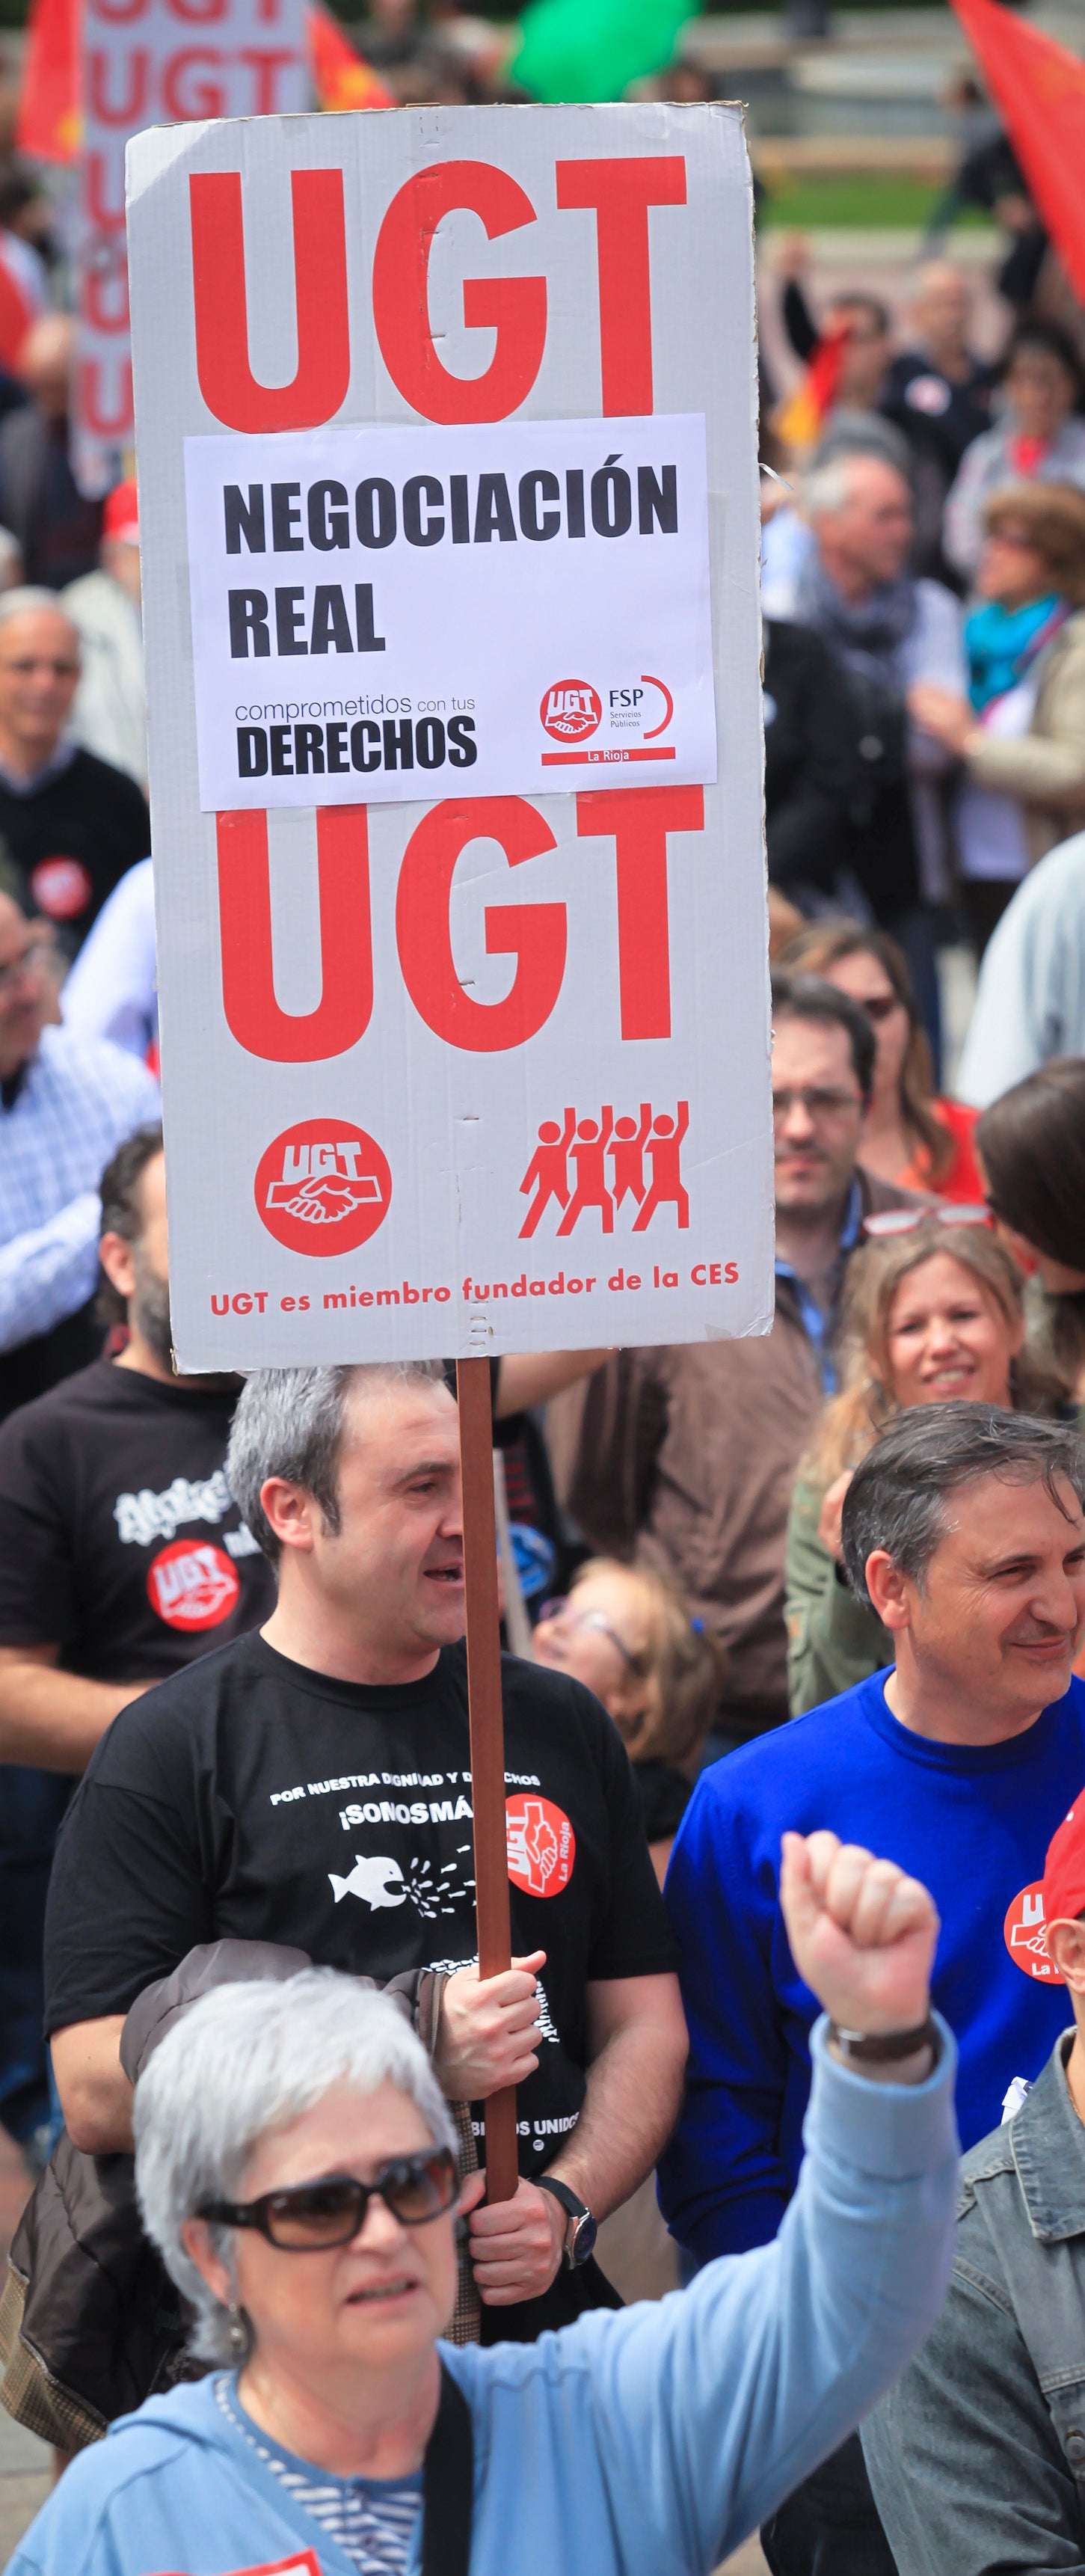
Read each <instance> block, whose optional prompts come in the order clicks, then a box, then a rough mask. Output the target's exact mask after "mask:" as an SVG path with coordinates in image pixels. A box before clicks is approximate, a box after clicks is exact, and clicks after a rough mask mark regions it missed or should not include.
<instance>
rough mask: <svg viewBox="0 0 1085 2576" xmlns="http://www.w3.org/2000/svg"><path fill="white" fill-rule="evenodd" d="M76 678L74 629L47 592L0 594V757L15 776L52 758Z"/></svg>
mask: <svg viewBox="0 0 1085 2576" xmlns="http://www.w3.org/2000/svg"><path fill="white" fill-rule="evenodd" d="M78 679H79V634H78V629H77V628H76V627H75V626H73V624H72V621H71V618H70V617H66V616H65V614H64V611H63V609H62V608H60V607H58V605H57V603H56V601H55V600H54V598H53V596H52V593H51V592H50V591H40V590H9V591H5V592H4V593H2V594H0V761H3V763H4V766H5V768H7V769H10V770H11V771H12V772H13V773H14V775H15V776H16V777H21V778H33V777H34V775H35V774H36V772H37V771H38V770H39V769H43V768H44V766H45V763H46V761H47V760H51V758H52V756H53V753H54V751H55V750H56V747H57V744H58V743H59V741H60V737H61V734H62V733H63V731H64V727H65V725H66V723H67V721H68V715H69V712H70V709H71V703H72V699H73V697H74V695H75V691H76V685H77V683H78Z"/></svg>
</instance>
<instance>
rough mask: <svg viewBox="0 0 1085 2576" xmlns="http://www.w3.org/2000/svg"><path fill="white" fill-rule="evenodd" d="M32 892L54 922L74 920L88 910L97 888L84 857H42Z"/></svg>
mask: <svg viewBox="0 0 1085 2576" xmlns="http://www.w3.org/2000/svg"><path fill="white" fill-rule="evenodd" d="M30 891H31V894H32V895H33V897H34V901H35V903H36V904H37V907H38V911H39V912H44V913H47V914H48V916H49V919H50V921H74V920H75V919H76V918H77V916H78V914H79V913H81V912H85V911H86V908H87V905H88V903H89V902H90V899H91V896H92V894H93V892H94V888H93V886H92V884H91V881H90V878H89V876H88V874H87V870H86V868H85V867H84V866H83V863H82V860H81V859H39V861H38V864H37V867H36V868H35V869H34V871H33V874H32V876H31V879H30Z"/></svg>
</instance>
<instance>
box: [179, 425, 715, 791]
mask: <svg viewBox="0 0 1085 2576" xmlns="http://www.w3.org/2000/svg"><path fill="white" fill-rule="evenodd" d="M185 479H186V492H187V508H188V548H189V567H190V575H189V577H190V586H191V601H192V641H193V651H194V658H195V682H196V727H197V738H198V747H199V774H200V801H201V804H202V806H203V808H204V810H205V811H211V812H215V811H219V812H222V811H229V810H232V809H236V808H238V807H244V806H250V807H257V808H259V809H260V810H261V811H264V810H266V809H267V808H268V807H270V806H276V805H278V806H282V805H314V804H316V805H329V804H343V805H357V804H361V803H367V802H370V801H373V802H376V803H379V804H388V803H390V802H395V801H407V802H410V801H415V802H416V801H417V800H418V799H419V797H432V796H445V795H451V794H455V793H456V792H458V793H459V794H460V795H462V796H470V797H479V796H493V795H530V794H531V793H532V792H533V791H534V792H535V793H536V794H538V793H541V792H543V791H545V790H546V789H550V790H556V789H558V788H563V789H570V788H576V787H579V786H598V785H599V783H600V771H601V770H602V769H604V768H609V769H612V770H613V771H614V774H615V783H624V784H627V785H632V784H634V783H636V784H639V785H645V786H653V785H660V786H665V785H667V784H669V783H670V784H682V785H688V786H702V785H706V784H711V783H712V782H713V781H714V779H715V776H716V722H715V707H714V698H713V679H712V629H711V616H710V604H709V566H708V510H707V497H706V466H705V427H704V420H703V418H702V417H701V416H700V415H699V414H693V413H689V414H672V415H669V416H668V415H656V416H654V417H651V418H647V419H637V420H602V421H584V420H579V421H506V422H503V423H501V424H499V425H497V426H486V427H471V428H455V429H454V428H445V429H435V428H426V429H421V428H419V429H376V428H370V427H368V426H367V427H364V428H338V429H322V430H307V431H305V432H303V433H295V432H287V431H284V432H281V433H276V434H271V435H267V436H263V437H245V438H240V437H236V436H229V437H219V436H212V437H207V438H202V437H200V438H186V440H185Z"/></svg>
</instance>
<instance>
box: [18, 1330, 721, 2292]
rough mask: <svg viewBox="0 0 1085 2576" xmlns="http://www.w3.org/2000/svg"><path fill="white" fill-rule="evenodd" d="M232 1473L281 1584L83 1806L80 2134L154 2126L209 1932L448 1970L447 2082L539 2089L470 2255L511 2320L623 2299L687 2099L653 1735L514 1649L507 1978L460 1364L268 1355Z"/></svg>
mask: <svg viewBox="0 0 1085 2576" xmlns="http://www.w3.org/2000/svg"><path fill="white" fill-rule="evenodd" d="M227 1473H228V1476H229V1481H230V1485H231V1489H232V1491H233V1493H234V1495H235V1497H236V1499H237V1501H238V1503H239V1506H240V1508H241V1509H242V1511H243V1512H244V1514H245V1517H246V1520H247V1522H248V1526H249V1527H250V1528H251V1529H252V1530H253V1532H254V1535H255V1536H256V1537H257V1538H258V1539H259V1541H260V1543H261V1546H262V1547H263V1548H264V1550H265V1553H266V1554H267V1555H268V1556H269V1557H270V1558H271V1559H272V1561H273V1563H275V1565H276V1567H277V1571H278V1577H279V1599H278V1605H277V1608H276V1609H275V1611H274V1612H273V1614H272V1617H271V1619H270V1620H269V1621H268V1623H267V1626H266V1628H265V1629H264V1630H263V1631H262V1632H261V1633H260V1635H259V1636H253V1637H251V1638H249V1639H245V1640H242V1641H240V1642H239V1646H238V1647H237V1648H234V1647H228V1648H226V1649H225V1650H224V1651H223V1652H222V1653H219V1654H213V1655H209V1656H206V1657H204V1658H203V1659H202V1661H201V1663H200V1664H199V1666H198V1667H193V1669H192V1670H191V1671H190V1672H189V1673H187V1674H185V1675H184V1676H178V1677H176V1678H174V1679H171V1680H170V1681H169V1682H166V1683H164V1684H162V1685H161V1686H160V1687H159V1688H157V1689H155V1690H153V1691H150V1692H148V1693H147V1694H146V1695H145V1697H144V1698H143V1699H142V1700H140V1701H139V1702H138V1703H136V1704H134V1705H133V1706H132V1707H131V1708H130V1709H128V1710H126V1711H125V1712H123V1714H122V1715H121V1717H120V1718H119V1719H118V1720H117V1722H116V1724H115V1725H114V1726H113V1728H112V1729H111V1731H110V1735H109V1739H108V1743H107V1744H105V1745H103V1746H102V1747H100V1748H99V1750H98V1752H97V1753H96V1754H95V1755H94V1757H93V1759H92V1762H91V1765H90V1769H89V1770H88V1772H87V1775H86V1778H85V1780H84V1782H83V1784H82V1786H81V1788H80V1789H79V1791H78V1793H77V1796H76V1798H75V1801H74V1803H73V1806H72V1809H71V1811H70V1814H69V1817H68V1819H67V1821H66V1824H65V1828H64V1832H63V1835H62V1839H61V1844H60V1848H59V1851H58V1855H57V1861H56V1864H55V1868H54V1874H53V1884H52V1891H51V1897H50V1912H49V1923H48V1932H47V1951H48V1956H47V1986H48V2006H47V2024H48V2028H49V2031H50V2034H51V2038H52V2047H53V2063H54V2067H55V2070H56V2075H57V2082H58V2085H59V2088H60V2094H61V2100H62V2103H63V2106H64V2111H65V2116H66V2120H67V2125H68V2130H69V2134H70V2136H71V2137H72V2139H73V2141H74V2143H75V2145H76V2146H78V2147H81V2148H84V2149H87V2150H89V2151H92V2152H94V2153H95V2154H108V2153H111V2152H113V2151H115V2150H118V2149H123V2148H125V2147H127V2146H128V2145H129V2144H130V2140H131V2101H132V2088H131V2085H130V2084H129V2082H128V2078H127V2076H126V2075H125V2074H124V2072H123V2070H122V2067H121V2062H120V2056H119V2044H120V2035H121V2030H122V2027H123V2022H124V2018H125V2015H126V2013H127V2012H128V2010H129V2008H130V2006H131V2005H132V2004H133V2003H134V2001H135V1999H136V1996H137V1995H138V1994H139V1993H140V1992H141V1991H142V1990H143V1989H144V1988H145V1987H146V1986H148V1985H149V1984H151V1983H152V1982H153V1981H154V1980H156V1979H158V1978H160V1977H162V1976H166V1975H168V1974H169V1973H170V1972H171V1971H172V1970H173V1969H175V1968H176V1967H177V1966H178V1964H179V1962H180V1960H181V1959H182V1958H183V1957H184V1956H185V1954H186V1953H187V1952H188V1951H189V1950H190V1949H191V1948H193V1947H194V1946H195V1945H196V1944H199V1943H203V1942H207V1941H216V1940H219V1939H221V1938H231V1937H232V1938H235V1939H237V1938H240V1939H242V1940H264V1941H267V1940H271V1941H276V1942H279V1943H287V1944H289V1945H290V1946H291V1947H293V1948H296V1949H298V1950H302V1951H305V1952H307V1953H308V1955H309V1956H310V1958H312V1959H314V1960H316V1961H317V1962H318V1963H319V1964H320V1965H322V1966H327V1967H336V1968H341V1969H345V1970H348V1971H351V1972H353V1973H355V1974H364V1975H368V1976H371V1977H375V1978H376V1979H377V1980H378V1982H379V1983H381V1984H385V1983H387V1982H388V1981H389V1980H390V1979H391V1978H393V1977H396V1976H398V1975H401V1974H402V1973H403V1972H404V1971H405V1970H422V1971H425V1972H426V1976H425V1978H424V1979H423V1982H422V1988H421V1992H420V1996H419V2018H420V2020H421V2024H422V2027H423V2029H424V2030H425V2032H426V2035H427V2037H428V2038H429V2040H430V2043H431V2048H432V2053H433V2057H434V2063H435V2066H436V2070H437V2073H438V2076H439V2078H440V2081H441V2084H442V2087H443V2089H444V2091H445V2093H446V2095H447V2096H448V2097H449V2098H450V2099H451V2100H453V2101H454V2102H463V2103H468V2102H470V2101H471V2100H472V2099H474V2101H475V2102H476V2104H477V2103H479V2102H480V2101H481V2099H482V2098H483V2097H484V2096H486V2095H488V2094H491V2093H494V2092H498V2091H501V2090H503V2089H504V2088H506V2087H508V2086H510V2085H516V2086H517V2088H518V2091H517V2113H518V2142H519V2166H520V2174H521V2181H520V2185H519V2189H518V2191H517V2193H516V2196H515V2199H514V2200H513V2201H511V2202H504V2203H497V2204H496V2205H487V2206H486V2207H481V2208H477V2209H475V2210H474V2211H473V2213H472V2218H471V2256H472V2262H473V2267H474V2275H475V2280H476V2283H477V2286H478V2289H479V2292H480V2295H481V2299H482V2303H483V2337H484V2340H496V2339H498V2337H500V2338H502V2339H507V2338H508V2337H509V2336H510V2335H512V2336H513V2337H515V2338H516V2339H518V2340H528V2341H529V2340H531V2339H532V2337H533V2336H534V2335H535V2334H537V2333H538V2332H540V2331H541V2329H542V2327H543V2326H549V2325H557V2324H562V2323H565V2322H567V2321H568V2320H569V2319H571V2318H572V2317H573V2316H575V2315H577V2314H579V2313H580V2312H581V2310H582V2309H583V2308H585V2307H592V2306H600V2305H604V2306H606V2305H611V2304H614V2294H613V2292H612V2291H611V2290H610V2288H609V2285H608V2284H607V2283H606V2282H605V2281H604V2279H603V2276H602V2274H601V2273H599V2272H598V2271H597V2269H596V2266H595V2264H594V2262H593V2261H592V2260H591V2245H592V2243H593V2241H594V2226H593V2225H592V2224H591V2222H592V2221H595V2222H598V2220H599V2219H601V2218H603V2217H604V2216H605V2215H606V2214H607V2212H608V2211H609V2210H611V2209H613V2208H615V2207H616V2206H617V2205H618V2204H619V2202H621V2201H623V2200H625V2199H627V2198H628V2197H629V2195H630V2193H631V2192H632V2191H634V2190H635V2189H636V2187H637V2185H638V2184H639V2183H640V2182H642V2181H643V2179H644V2176H645V2175H646V2174H647V2173H649V2172H650V2171H651V2168H652V2166H653V2164H654V2162H655V2158H656V2154H657V2152H658V2150H659V2148H660V2147H661V2146H662V2144H663V2142H664V2140H665V2138H666V2137H667V2135H668V2134H669V2131H670V2128H671V2126H672V2124H673V2121H674V2118H675V2116H676V2113H677V2109H678V2103H679V2099H680V2092H681V2080H682V2070H683V2067H684V2064H685V2051H686V2035H685V2024H684V2020H683V2017H682V2010H681V2005H680V2003H679V2000H678V1989H677V1980H676V1977H675V1975H674V1973H673V1970H674V1960H675V1952H674V1948H673V1944H672V1942H671V1939H670V1935H669V1933H668V1930H667V1925H666V1918H665V1916H664V1913H663V1907H662V1901H661V1899H660V1896H659V1891H658V1889H657V1887H656V1883H655V1878H654V1874H653V1871H652V1867H651V1863H650V1861H649V1858H648V1852H647V1847H646V1844H645V1840H644V1831H643V1826H642V1824H641V1822H640V1818H639V1814H638V1810H637V1803H636V1793H635V1790H634V1786H633V1782H632V1778H631V1775H630V1772H629V1765H628V1761H627V1759H626V1756H625V1754H624V1752H623V1750H622V1747H621V1744H620V1742H619V1739H618V1737H617V1734H616V1732H615V1730H614V1728H613V1727H612V1726H611V1724H610V1722H609V1720H608V1719H607V1718H605V1716H604V1715H603V1712H602V1710H601V1709H600V1708H599V1706H598V1704H597V1703H596V1702H595V1701H594V1700H593V1698H592V1697H591V1695H590V1693H589V1692H587V1691H585V1690H584V1689H582V1687H581V1686H580V1685H579V1684H577V1683H575V1682H569V1681H567V1680H564V1679H563V1678H561V1677H560V1676H557V1675H552V1674H550V1673H544V1672H543V1671H542V1670H540V1669H538V1668H536V1667H535V1666H528V1665H524V1664H519V1663H515V1662H512V1661H511V1660H508V1659H506V1661H505V1663H504V1666H503V1682H504V1705H505V1779H506V1820H507V1843H508V1869H509V1877H510V1880H511V1895H512V1914H513V1942H514V1949H515V1951H516V1952H517V1954H518V1957H517V1963H516V1966H515V1967H514V1968H513V1969H512V1970H511V1971H510V1972H509V1973H508V1974H507V1975H505V1976H502V1977H497V1978H489V1979H486V1980H484V1981H480V1979H479V1977H478V1973H477V1970H476V1968H475V1967H474V1966H473V1965H472V1961H473V1958H474V1953H475V1933H474V1877H475V1871H474V1859H473V1849H472V1825H473V1803H472V1783H471V1778H470V1770H471V1757H470V1750H469V1745H468V1726H467V1690H466V1676H465V1668H464V1656H463V1648H462V1645H461V1644H460V1643H459V1642H458V1641H459V1640H460V1639H461V1638H462V1634H463V1624H464V1585H463V1538H462V1517H461V1497H460V1480H459V1443H458V1425H457V1419H456V1408H455V1406H454V1404H453V1403H452V1400H451V1398H450V1397H449V1395H448V1393H447V1390H446V1388H445V1387H444V1385H443V1384H442V1382H441V1379H440V1373H439V1371H438V1370H436V1369H435V1368H431V1367H429V1366H427V1365H425V1364H422V1365H420V1366H417V1367H414V1368H405V1369H402V1370H397V1369H396V1368H395V1367H379V1366H378V1367H374V1368H372V1369H364V1368H363V1369H357V1370H338V1369H336V1370H331V1369H329V1370H299V1371H296V1372H295V1371H291V1372H285V1373H283V1374H282V1375H281V1376H280V1375H278V1374H276V1373H268V1374H267V1375H263V1376H258V1377H256V1378H253V1379H250V1380H249V1382H248V1384H247V1386H246V1388H245V1390H244V1393H243V1395H242V1398H241V1402H240V1405H239V1408H238V1413H237V1417H236V1421H235V1427H234V1432H233V1436H232V1440H231V1446H230V1452H229V1457H228V1461H227ZM88 1887H93V1888H94V1889H95V1891H96V1901H95V1907H94V1912H93V1919H92V1920H90V1921H88V1916H87V1905H86V1890H87V1888H88ZM480 2134H481V2128H480ZM540 2180H541V2181H542V2185H543V2187H542V2188H541V2189H540V2188H539V2187H538V2186H539V2182H540ZM491 2311H493V2312H496V2313H494V2314H492V2315H491V2314H490V2312H491Z"/></svg>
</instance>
